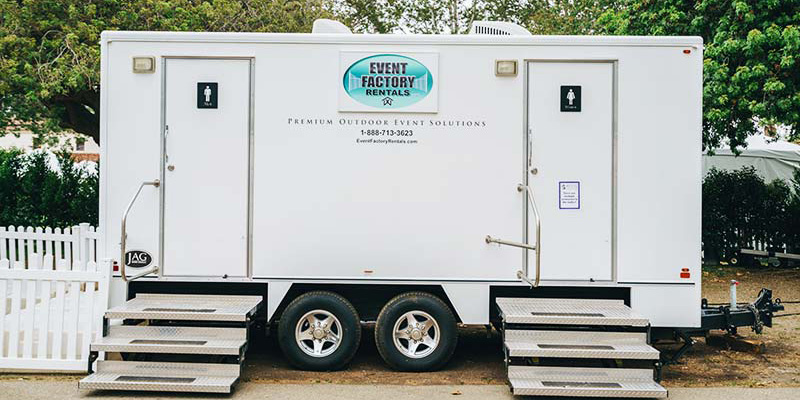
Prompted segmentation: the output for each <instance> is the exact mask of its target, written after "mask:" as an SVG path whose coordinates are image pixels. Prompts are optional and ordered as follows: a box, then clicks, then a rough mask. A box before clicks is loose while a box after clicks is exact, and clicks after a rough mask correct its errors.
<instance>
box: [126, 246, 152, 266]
mask: <svg viewBox="0 0 800 400" xmlns="http://www.w3.org/2000/svg"><path fill="white" fill-rule="evenodd" d="M151 262H153V257H151V256H150V253H148V252H146V251H142V250H131V251H129V252H127V253H125V265H127V266H129V267H134V268H138V267H146V266H148V265H150V263H151Z"/></svg>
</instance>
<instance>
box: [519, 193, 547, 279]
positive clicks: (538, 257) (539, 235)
mask: <svg viewBox="0 0 800 400" xmlns="http://www.w3.org/2000/svg"><path fill="white" fill-rule="evenodd" d="M523 190H524V191H525V193H527V197H528V202H529V203H531V209H533V217H534V218H535V219H536V278H535V280H534V281H533V284H532V285H531V286H533V287H538V286H539V278H540V276H541V269H540V264H539V261H540V260H541V255H542V250H541V249H542V218H541V216H540V215H539V207H538V206H537V205H536V198H535V197H533V190H531V187H530V186H528V185H523V184H521V183H520V184H519V185H517V191H518V192H521V191H523ZM520 272H523V274H524V279H523V280H524V281H526V282H528V283H529V284H530V283H531V281H530V280H529V279H528V264H525V271H520ZM519 275H520V273H519V272H518V273H517V276H519Z"/></svg>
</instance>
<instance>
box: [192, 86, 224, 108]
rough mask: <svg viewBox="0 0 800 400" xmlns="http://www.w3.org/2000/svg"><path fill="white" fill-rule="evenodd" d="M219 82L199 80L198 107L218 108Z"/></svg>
mask: <svg viewBox="0 0 800 400" xmlns="http://www.w3.org/2000/svg"><path fill="white" fill-rule="evenodd" d="M218 94H219V93H218V90H217V82H197V108H217V99H218Z"/></svg>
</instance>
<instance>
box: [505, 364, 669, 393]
mask: <svg viewBox="0 0 800 400" xmlns="http://www.w3.org/2000/svg"><path fill="white" fill-rule="evenodd" d="M508 380H509V382H510V383H511V388H512V392H513V393H514V394H515V395H521V396H564V397H614V398H664V397H667V390H666V389H664V388H663V387H662V386H661V385H659V384H658V383H656V382H654V381H653V371H652V370H649V369H622V368H572V367H525V366H509V367H508Z"/></svg>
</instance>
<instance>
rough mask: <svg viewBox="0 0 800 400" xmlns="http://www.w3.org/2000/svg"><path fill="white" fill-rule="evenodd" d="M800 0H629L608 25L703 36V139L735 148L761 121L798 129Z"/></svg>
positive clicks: (630, 31) (633, 31)
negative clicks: (725, 143)
mask: <svg viewBox="0 0 800 400" xmlns="http://www.w3.org/2000/svg"><path fill="white" fill-rule="evenodd" d="M798 10H800V0H755V1H741V0H734V1H722V0H697V1H688V0H628V2H627V3H625V6H624V7H622V8H621V9H620V10H619V11H618V12H617V13H616V14H617V15H616V16H613V17H608V18H607V21H606V22H607V24H606V25H605V32H606V33H610V34H627V35H697V36H702V37H703V40H704V41H705V53H704V56H705V60H704V63H703V74H704V85H703V112H704V114H703V117H704V118H703V139H704V140H703V143H704V148H706V149H713V148H716V147H719V146H720V144H721V143H723V141H724V140H725V139H728V140H729V142H730V146H731V149H734V150H736V149H737V148H738V147H740V146H742V145H743V144H744V143H745V139H746V138H747V136H749V135H752V134H754V133H756V132H757V131H758V130H759V128H760V127H761V128H765V129H767V130H772V129H775V126H777V125H783V126H787V127H789V129H790V135H791V136H792V138H795V139H796V138H798V136H800V131H799V129H800V64H798V57H800V11H798Z"/></svg>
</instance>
